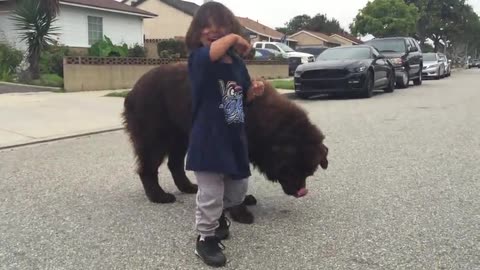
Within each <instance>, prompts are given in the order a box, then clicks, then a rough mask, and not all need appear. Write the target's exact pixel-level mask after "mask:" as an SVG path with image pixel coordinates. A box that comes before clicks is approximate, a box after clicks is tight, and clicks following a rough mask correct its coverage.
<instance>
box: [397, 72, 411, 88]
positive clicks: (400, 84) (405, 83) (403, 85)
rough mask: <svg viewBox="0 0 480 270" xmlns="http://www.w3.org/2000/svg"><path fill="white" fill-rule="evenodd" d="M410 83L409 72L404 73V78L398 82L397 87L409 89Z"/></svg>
mask: <svg viewBox="0 0 480 270" xmlns="http://www.w3.org/2000/svg"><path fill="white" fill-rule="evenodd" d="M409 81H410V78H409V75H408V70H406V71H403V72H402V78H401V79H400V80H398V81H397V85H398V87H400V88H407V87H408V83H409Z"/></svg>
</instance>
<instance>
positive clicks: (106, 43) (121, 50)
mask: <svg viewBox="0 0 480 270" xmlns="http://www.w3.org/2000/svg"><path fill="white" fill-rule="evenodd" d="M88 55H90V56H98V57H126V56H128V46H127V44H123V45H121V46H119V45H114V44H113V43H112V40H111V39H110V38H108V37H107V36H104V39H102V40H99V41H97V42H95V43H94V44H93V45H92V46H91V47H90V48H89V49H88Z"/></svg>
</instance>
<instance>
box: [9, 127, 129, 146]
mask: <svg viewBox="0 0 480 270" xmlns="http://www.w3.org/2000/svg"><path fill="white" fill-rule="evenodd" d="M123 129H124V128H123V127H119V128H110V129H102V130H97V131H91V132H85V133H78V134H73V135H67V136H59V137H53V138H48V139H40V140H36V141H32V142H26V143H17V144H12V145H5V146H0V151H2V150H7V149H14V148H19V147H23V146H29V145H35V144H42V143H47V142H54V141H61V140H67V139H74V138H80V137H86V136H90V135H97V134H102V133H109V132H115V131H119V130H123Z"/></svg>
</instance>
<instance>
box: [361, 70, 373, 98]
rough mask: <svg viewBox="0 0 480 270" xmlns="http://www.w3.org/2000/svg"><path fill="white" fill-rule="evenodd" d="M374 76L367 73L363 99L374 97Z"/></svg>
mask: <svg viewBox="0 0 480 270" xmlns="http://www.w3.org/2000/svg"><path fill="white" fill-rule="evenodd" d="M373 87H374V82H373V74H372V72H371V71H370V70H369V71H367V76H365V83H364V84H363V89H362V93H361V97H362V98H371V97H372V96H373Z"/></svg>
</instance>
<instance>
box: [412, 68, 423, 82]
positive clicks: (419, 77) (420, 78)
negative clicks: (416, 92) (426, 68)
mask: <svg viewBox="0 0 480 270" xmlns="http://www.w3.org/2000/svg"><path fill="white" fill-rule="evenodd" d="M422 69H423V68H422V67H420V71H419V72H418V78H416V79H415V80H413V84H414V85H417V86H418V85H422V81H423V78H422Z"/></svg>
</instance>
